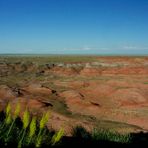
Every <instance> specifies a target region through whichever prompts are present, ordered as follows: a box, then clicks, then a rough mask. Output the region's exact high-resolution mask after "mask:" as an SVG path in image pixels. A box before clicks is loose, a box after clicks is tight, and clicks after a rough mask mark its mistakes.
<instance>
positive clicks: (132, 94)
mask: <svg viewBox="0 0 148 148" xmlns="http://www.w3.org/2000/svg"><path fill="white" fill-rule="evenodd" d="M18 101H19V102H20V104H21V114H22V113H23V112H24V110H25V108H26V107H27V108H28V109H29V112H30V113H31V114H32V115H35V116H40V115H41V114H42V113H44V112H47V111H50V113H51V117H50V119H49V121H48V124H47V126H48V128H49V129H50V128H51V129H54V130H59V129H60V128H61V127H63V128H64V131H65V134H66V135H67V136H71V131H72V129H73V128H74V127H76V126H82V127H84V128H85V129H87V130H88V131H91V130H92V129H93V128H103V129H110V130H114V131H118V132H120V133H131V132H140V131H143V132H147V131H148V124H147V123H148V57H144V56H141V57H140V56H139V57H138V56H131V57H130V56H68V55H67V56H61V55H57V56H54V55H53V56H45V55H44V56H43V55H38V56H37V55H34V56H33V55H30V56H27V55H22V56H17V55H1V56H0V109H1V111H2V110H4V108H5V107H6V105H7V104H8V102H10V104H11V106H12V107H15V106H16V103H17V102H18ZM21 114H20V116H21Z"/></svg>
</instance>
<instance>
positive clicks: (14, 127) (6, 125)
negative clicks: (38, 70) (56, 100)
mask: <svg viewBox="0 0 148 148" xmlns="http://www.w3.org/2000/svg"><path fill="white" fill-rule="evenodd" d="M20 109H21V107H20V103H19V102H18V103H17V105H16V108H15V110H14V111H13V114H12V108H11V105H10V103H8V105H7V106H6V109H5V111H4V112H0V147H9V146H11V147H12V146H14V147H18V148H21V147H44V146H45V147H48V146H51V145H55V144H57V143H59V141H60V140H61V138H62V137H63V135H64V129H63V128H61V129H60V130H59V131H58V132H57V133H54V132H53V131H52V132H51V131H49V129H48V128H47V126H46V124H47V122H48V119H49V117H50V112H46V113H45V114H43V115H42V117H41V119H40V120H39V118H37V117H35V116H31V114H30V113H29V111H28V109H27V108H26V110H25V111H24V113H23V116H22V118H20V117H19V113H20Z"/></svg>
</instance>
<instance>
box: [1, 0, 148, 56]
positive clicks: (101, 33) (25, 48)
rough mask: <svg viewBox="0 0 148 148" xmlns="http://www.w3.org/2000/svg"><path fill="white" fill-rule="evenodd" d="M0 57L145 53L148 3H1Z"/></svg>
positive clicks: (6, 0) (107, 0) (45, 0)
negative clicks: (10, 55) (0, 55)
mask: <svg viewBox="0 0 148 148" xmlns="http://www.w3.org/2000/svg"><path fill="white" fill-rule="evenodd" d="M0 53H1V54H5V53H11V54H19V53H22V54H144V55H146V54H148V0H0Z"/></svg>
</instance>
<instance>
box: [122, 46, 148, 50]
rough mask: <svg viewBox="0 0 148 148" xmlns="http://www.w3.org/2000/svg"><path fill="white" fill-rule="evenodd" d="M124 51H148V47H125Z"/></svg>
mask: <svg viewBox="0 0 148 148" xmlns="http://www.w3.org/2000/svg"><path fill="white" fill-rule="evenodd" d="M123 49H126V50H148V47H144V46H124V47H123Z"/></svg>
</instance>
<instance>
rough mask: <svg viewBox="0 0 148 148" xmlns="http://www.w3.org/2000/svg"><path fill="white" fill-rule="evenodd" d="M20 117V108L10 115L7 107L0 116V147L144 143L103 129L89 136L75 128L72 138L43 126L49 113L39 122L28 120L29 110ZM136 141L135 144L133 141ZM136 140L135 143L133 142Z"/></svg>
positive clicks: (145, 137)
mask: <svg viewBox="0 0 148 148" xmlns="http://www.w3.org/2000/svg"><path fill="white" fill-rule="evenodd" d="M19 114H20V104H19V103H18V104H17V105H16V108H15V110H14V111H13V113H12V108H11V105H10V104H9V103H8V105H7V107H6V109H5V111H3V112H0V147H12V146H13V147H18V148H21V147H53V146H68V147H69V146H80V145H81V146H84V145H90V146H94V144H97V145H101V144H102V142H104V143H103V144H105V145H108V144H109V145H110V144H119V146H121V145H130V144H132V143H133V142H134V143H135V141H136V142H138V140H139V139H140V140H141V139H142V140H143V139H144V141H140V143H141V142H147V140H148V136H147V135H146V136H145V135H144V136H143V135H140V138H139V135H138V136H135V137H136V138H137V137H138V139H136V138H135V137H134V136H133V135H132V134H124V135H122V134H119V133H117V132H115V131H110V130H106V129H94V130H93V131H92V132H91V133H90V132H88V131H87V130H86V129H85V128H83V127H81V126H77V127H75V128H74V129H73V131H72V137H65V136H64V129H63V128H61V129H60V130H59V131H57V132H55V131H51V130H49V129H48V128H47V126H46V124H47V122H48V119H49V118H50V112H47V113H45V114H43V115H42V117H41V118H40V119H37V117H34V116H31V114H30V113H29V111H28V109H27V108H26V110H25V111H24V113H23V115H22V117H21V118H20V117H19ZM135 139H136V140H135ZM133 140H135V141H133Z"/></svg>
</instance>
